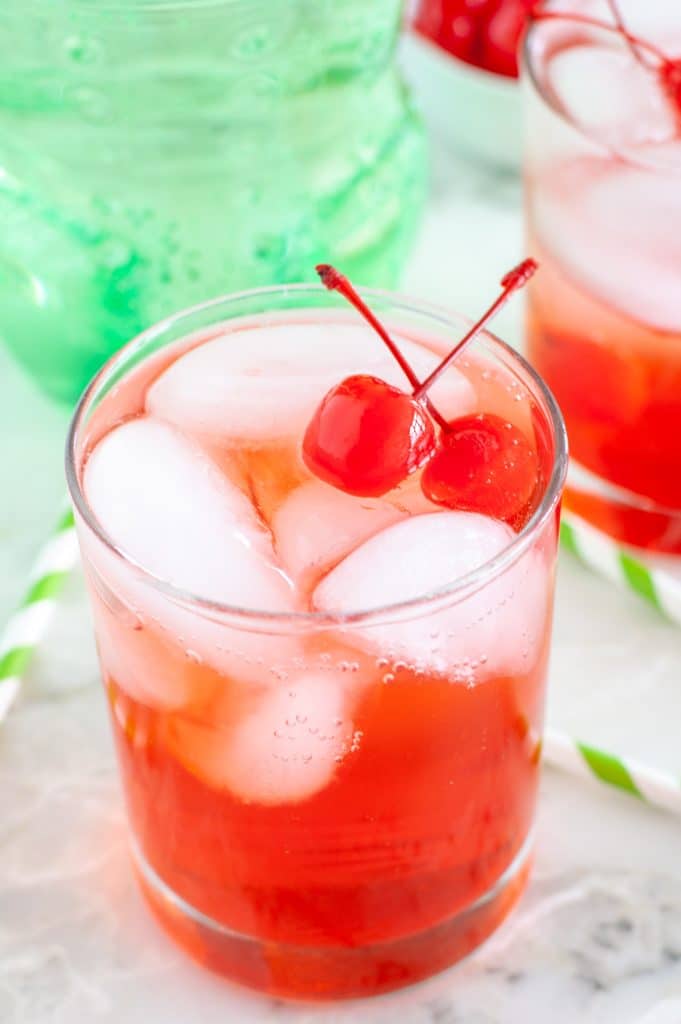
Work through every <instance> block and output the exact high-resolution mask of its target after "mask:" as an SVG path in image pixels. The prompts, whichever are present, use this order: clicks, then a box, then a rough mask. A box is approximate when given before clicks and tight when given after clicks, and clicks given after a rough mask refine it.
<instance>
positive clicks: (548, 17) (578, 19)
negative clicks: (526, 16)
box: [533, 9, 674, 66]
mask: <svg viewBox="0 0 681 1024" xmlns="http://www.w3.org/2000/svg"><path fill="white" fill-rule="evenodd" d="M533 17H534V19H535V21H573V22H575V23H576V24H578V25H588V26H589V28H598V29H602V30H603V31H604V32H614V33H616V34H617V35H618V36H624V38H625V39H626V40H627V42H629V44H630V45H631V44H632V43H635V44H636V46H637V47H638V48H639V49H640V50H647V51H648V53H652V55H653V56H654V57H657V59H658V60H659V61H660V63H661V64H663V65H665V66H669V65H673V63H674V62H673V61H672V59H671V57H668V56H667V55H666V54H665V53H663V52H662V50H660V49H658V47H657V46H655V45H654V44H653V43H649V42H648V41H647V40H646V39H640V38H639V37H638V36H635V35H632V33H631V32H629V31H627V29H622V28H620V27H619V25H611V24H610V23H609V22H607V21H601V19H600V18H592V17H591V16H590V15H587V14H577V13H573V12H572V11H543V10H541V9H540V10H535V12H534V14H533ZM638 60H639V62H641V58H640V56H639V58H638Z"/></svg>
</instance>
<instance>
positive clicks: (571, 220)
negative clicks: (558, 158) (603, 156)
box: [532, 160, 681, 333]
mask: <svg viewBox="0 0 681 1024" xmlns="http://www.w3.org/2000/svg"><path fill="white" fill-rule="evenodd" d="M532 206H533V211H532V216H533V221H534V224H535V226H536V230H537V232H538V234H539V236H540V239H541V241H542V244H543V246H544V247H546V249H547V250H548V251H549V252H552V253H553V254H554V255H555V257H556V258H557V259H558V261H559V262H560V264H562V266H563V268H564V269H565V270H566V271H567V273H568V274H569V276H570V277H572V279H573V280H576V281H578V282H579V283H580V285H581V286H582V287H583V288H584V289H585V290H586V291H587V293H588V294H591V295H593V296H595V297H596V298H599V299H600V300H601V301H604V302H606V303H608V304H609V305H611V306H613V307H615V309H616V310H619V312H620V313H624V314H625V315H627V316H629V317H632V318H633V319H634V320H636V321H638V322H640V323H644V324H646V325H648V326H650V327H653V328H657V329H658V330H662V331H670V332H674V333H679V332H680V331H681V303H680V302H679V270H678V268H679V266H681V230H678V225H681V189H679V185H678V180H677V178H676V177H675V176H666V175H663V174H656V175H655V176H654V179H653V177H652V176H651V174H650V173H649V172H647V171H645V170H640V169H637V168H636V167H627V166H626V165H625V164H618V163H614V162H613V163H608V164H607V165H606V164H604V163H603V162H601V161H596V160H594V161H590V162H582V163H581V164H580V165H579V166H574V167H566V168H564V169H563V171H562V172H556V173H555V174H553V175H552V176H550V177H549V176H547V177H546V179H545V180H542V181H541V182H538V183H537V184H536V187H535V189H534V190H533V196H532Z"/></svg>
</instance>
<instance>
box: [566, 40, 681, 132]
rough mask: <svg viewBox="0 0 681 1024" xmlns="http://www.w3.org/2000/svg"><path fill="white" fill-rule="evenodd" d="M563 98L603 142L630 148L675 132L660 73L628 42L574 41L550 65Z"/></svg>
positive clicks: (573, 115) (568, 110) (574, 116)
mask: <svg viewBox="0 0 681 1024" xmlns="http://www.w3.org/2000/svg"><path fill="white" fill-rule="evenodd" d="M549 76H550V81H551V86H552V88H553V90H554V91H555V94H556V96H557V98H558V101H559V103H560V104H561V106H562V107H563V109H564V110H565V111H566V113H567V114H568V116H569V117H571V118H572V119H573V120H574V121H575V122H576V123H577V124H580V125H582V126H583V127H584V128H585V129H586V130H587V131H589V132H590V133H591V134H592V135H593V137H594V138H596V139H598V141H599V142H602V143H605V144H606V145H610V146H613V147H615V148H622V147H625V148H631V147H637V146H640V145H645V144H648V143H651V142H661V141H665V140H667V139H670V138H672V137H673V136H674V135H675V133H676V118H675V113H674V111H673V109H672V107H671V105H670V103H669V101H668V99H667V97H666V96H665V94H664V91H663V90H662V89H661V87H660V84H659V81H658V80H657V78H656V76H655V75H654V74H652V73H651V72H650V71H649V70H648V69H647V68H644V67H643V66H642V65H641V64H640V63H639V62H638V61H636V60H635V59H634V57H633V56H632V54H631V53H630V52H629V51H628V50H627V49H626V48H624V47H619V46H618V48H617V49H609V48H607V47H605V46H593V45H587V46H571V47H568V48H566V49H562V50H560V51H559V52H558V53H557V54H556V55H555V56H554V57H552V58H551V62H550V65H549Z"/></svg>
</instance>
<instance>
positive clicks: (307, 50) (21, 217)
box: [0, 0, 425, 401]
mask: <svg viewBox="0 0 681 1024" xmlns="http://www.w3.org/2000/svg"><path fill="white" fill-rule="evenodd" d="M401 7H402V5H401V2H400V0H344V2H343V3H342V4H338V3H335V2H334V3H331V2H330V0H286V2H285V3H271V2H265V0H106V2H104V3H103V2H101V0H64V2H58V3H51V2H49V0H5V2H4V3H3V4H2V5H0V53H2V55H3V56H2V67H0V225H2V230H1V231H0V339H4V341H5V342H6V343H7V345H8V346H9V348H10V350H11V351H12V353H13V354H14V355H15V356H16V358H17V359H18V360H20V361H21V363H22V364H24V365H25V366H26V367H27V368H28V370H29V371H30V372H31V374H32V375H33V376H34V377H35V378H36V379H37V380H38V382H39V383H40V384H41V386H42V387H43V388H44V389H45V390H47V391H48V392H49V393H50V394H52V395H54V396H56V397H57V398H60V399H63V400H67V401H71V400H75V398H76V397H77V396H78V394H79V393H80V392H81V390H82V388H83V387H84V386H85V384H86V382H87V381H88V380H89V378H90V377H91V376H92V374H93V373H94V372H95V371H96V370H97V369H98V368H99V366H101V364H102V362H103V361H104V359H105V358H106V357H108V356H109V355H111V353H112V352H114V351H115V350H116V349H117V348H118V347H119V346H120V345H122V344H123V343H124V342H125V341H126V340H127V339H129V338H130V337H131V336H132V335H133V334H135V333H137V332H138V331H140V330H142V329H143V328H144V327H146V326H147V325H148V324H150V323H153V322H155V321H156V320H158V319H160V318H161V317H163V316H167V315H169V314H170V313H171V312H172V311H173V310H175V309H177V308H179V307H182V306H184V305H191V304H193V303H196V302H200V301H203V300H205V299H208V298H210V297H211V296H213V295H219V294H223V293H224V292H225V291H227V290H237V289H240V288H250V287H256V286H258V285H263V284H273V283H278V282H285V281H293V280H304V279H305V278H306V277H307V276H309V274H310V270H311V268H312V267H314V264H315V262H317V261H320V260H329V259H332V260H335V261H337V262H339V263H341V264H342V265H343V266H344V267H345V268H346V269H347V270H348V272H349V273H352V274H353V275H354V276H355V277H356V278H357V279H358V280H360V281H364V282H365V283H368V284H372V283H373V284H380V285H383V286H389V285H391V284H393V283H394V281H395V278H396V276H397V274H398V273H399V271H400V269H401V267H402V264H403V260H404V258H405V256H406V253H407V251H408V247H409V243H410V240H411V236H412V233H413V231H414V229H415V226H416V223H417V219H418V214H419V212H420V208H421V204H422V199H423V195H424V185H425V150H424V140H423V136H422V132H421V128H420V125H419V122H418V120H417V118H416V117H415V115H414V112H413V110H412V107H411V105H410V102H409V100H408V97H407V95H406V93H405V90H404V88H403V85H402V82H401V80H400V78H399V75H398V73H397V69H396V65H395V60H394V57H395V46H396V43H397V36H398V30H399V24H400V16H401Z"/></svg>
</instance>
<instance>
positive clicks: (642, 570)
mask: <svg viewBox="0 0 681 1024" xmlns="http://www.w3.org/2000/svg"><path fill="white" fill-rule="evenodd" d="M560 539H561V542H562V545H563V547H564V548H565V549H566V550H567V551H570V552H571V553H572V554H573V555H576V556H577V558H579V559H580V561H582V562H584V563H585V564H586V565H588V566H590V567H591V568H592V569H594V570H595V571H596V572H598V573H600V574H601V575H602V576H605V577H607V578H608V579H610V580H613V581H614V582H615V583H617V584H618V585H619V586H621V587H625V588H626V589H627V590H631V591H633V592H634V593H635V594H637V595H638V596H639V597H641V598H643V600H644V601H647V602H648V604H651V605H653V607H654V608H656V609H657V610H658V611H660V612H663V613H664V614H665V615H666V616H667V618H669V619H671V620H672V621H673V622H676V623H678V624H679V625H681V575H680V576H679V578H676V577H675V576H673V575H672V574H671V573H670V572H666V571H665V570H664V569H663V568H659V567H657V566H653V565H647V564H646V563H645V561H644V560H643V558H642V557H640V556H637V555H636V554H634V553H633V552H632V551H631V550H630V549H628V548H626V547H624V546H623V545H620V544H618V543H617V541H615V540H613V539H612V538H611V537H608V536H607V535H606V534H604V533H602V532H601V531H600V530H597V529H596V528H595V527H594V526H591V524H590V523H587V522H585V520H583V519H581V518H580V517H579V516H576V515H573V514H572V513H571V512H567V513H566V512H564V513H563V521H562V523H561V527H560ZM680 564H681V559H680Z"/></svg>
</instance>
